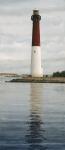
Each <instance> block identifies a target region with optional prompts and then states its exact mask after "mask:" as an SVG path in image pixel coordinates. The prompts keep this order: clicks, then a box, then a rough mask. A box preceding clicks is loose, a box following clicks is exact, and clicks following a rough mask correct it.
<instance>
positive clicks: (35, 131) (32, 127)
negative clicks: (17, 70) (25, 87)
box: [26, 83, 46, 150]
mask: <svg viewBox="0 0 65 150" xmlns="http://www.w3.org/2000/svg"><path fill="white" fill-rule="evenodd" d="M41 101H42V84H38V83H37V84H34V83H32V84H31V101H30V105H31V106H30V109H31V110H30V116H29V117H30V120H29V130H28V133H27V136H26V139H27V143H28V144H29V149H30V150H38V149H44V150H46V147H45V146H44V144H43V141H44V140H45V138H44V132H45V131H44V130H43V122H42V118H41V115H42V105H41V104H42V102H41Z"/></svg>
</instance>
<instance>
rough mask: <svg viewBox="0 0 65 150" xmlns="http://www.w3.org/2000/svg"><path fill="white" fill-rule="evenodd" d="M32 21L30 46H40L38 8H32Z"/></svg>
mask: <svg viewBox="0 0 65 150" xmlns="http://www.w3.org/2000/svg"><path fill="white" fill-rule="evenodd" d="M31 20H32V21H33V29H32V46H40V23H39V21H40V20H41V16H40V15H39V10H33V15H32V16H31Z"/></svg>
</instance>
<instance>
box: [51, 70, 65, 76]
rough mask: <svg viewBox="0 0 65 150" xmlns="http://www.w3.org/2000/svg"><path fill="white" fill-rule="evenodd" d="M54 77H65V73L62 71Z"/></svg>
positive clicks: (54, 74) (55, 73)
mask: <svg viewBox="0 0 65 150" xmlns="http://www.w3.org/2000/svg"><path fill="white" fill-rule="evenodd" d="M52 76H53V77H65V71H61V72H54V73H53V75H52Z"/></svg>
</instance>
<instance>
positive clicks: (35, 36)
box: [31, 10, 43, 77]
mask: <svg viewBox="0 0 65 150" xmlns="http://www.w3.org/2000/svg"><path fill="white" fill-rule="evenodd" d="M31 20H32V21H33V27H32V54H31V75H32V77H42V76H43V70H42V67H41V49H40V20H41V16H40V15H39V10H33V15H32V16H31Z"/></svg>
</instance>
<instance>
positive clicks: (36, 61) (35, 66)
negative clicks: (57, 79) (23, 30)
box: [31, 46, 43, 77]
mask: <svg viewBox="0 0 65 150" xmlns="http://www.w3.org/2000/svg"><path fill="white" fill-rule="evenodd" d="M31 75H32V77H43V69H42V67H41V49H40V46H32V55H31Z"/></svg>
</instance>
